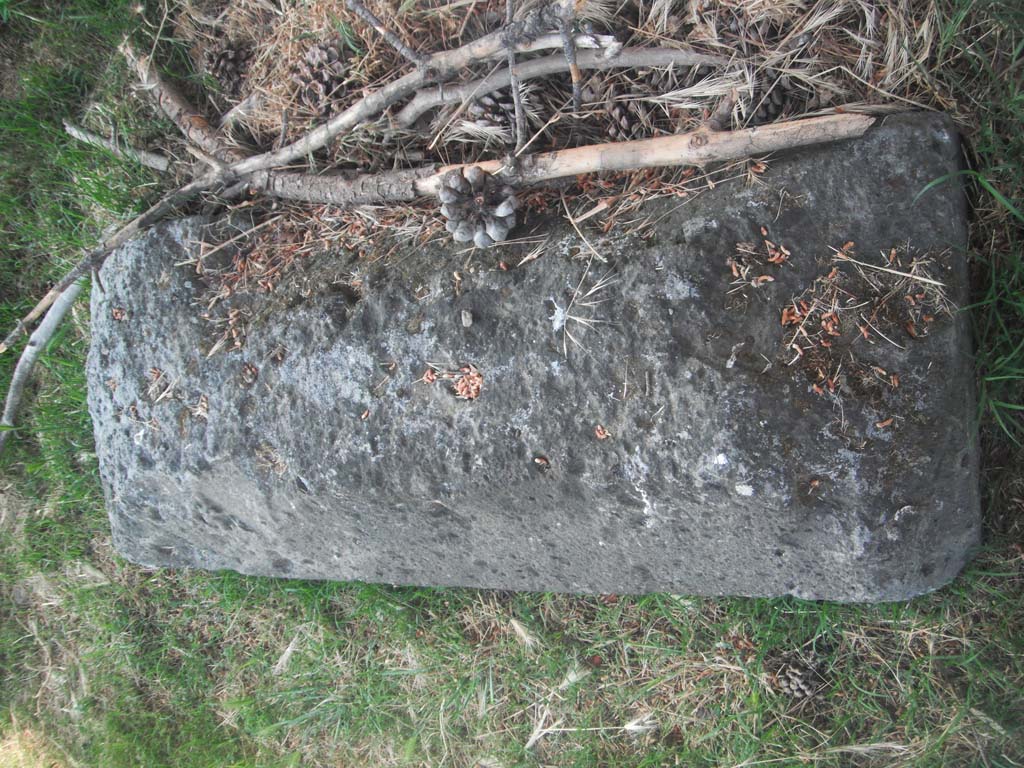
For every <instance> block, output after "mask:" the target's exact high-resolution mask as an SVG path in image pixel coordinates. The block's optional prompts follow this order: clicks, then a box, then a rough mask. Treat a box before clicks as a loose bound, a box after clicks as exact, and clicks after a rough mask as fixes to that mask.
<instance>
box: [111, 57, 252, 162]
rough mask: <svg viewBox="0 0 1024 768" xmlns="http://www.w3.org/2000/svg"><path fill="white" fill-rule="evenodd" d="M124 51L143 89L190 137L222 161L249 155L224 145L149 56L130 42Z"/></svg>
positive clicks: (195, 143) (183, 132) (204, 150)
mask: <svg viewBox="0 0 1024 768" xmlns="http://www.w3.org/2000/svg"><path fill="white" fill-rule="evenodd" d="M120 50H121V54H122V55H123V56H124V57H125V59H127V61H128V63H129V64H130V65H131V66H132V68H133V69H134V70H135V72H136V74H137V75H138V78H139V82H140V83H141V84H142V88H143V90H145V91H146V92H147V93H149V95H150V96H151V97H152V99H153V100H154V101H155V102H156V105H157V106H158V107H159V108H160V110H161V111H162V112H163V113H164V114H165V115H167V117H168V118H169V119H170V121H171V122H172V123H174V124H175V125H176V126H177V127H178V130H179V131H181V133H182V135H184V137H185V138H186V140H188V141H189V142H191V143H192V144H194V145H195V146H196V147H198V148H199V149H201V150H202V151H203V152H205V153H206V154H207V155H210V156H212V157H214V158H216V159H217V160H219V161H220V162H221V163H237V162H240V161H241V160H244V159H245V158H246V157H247V155H246V153H244V152H242V151H241V150H239V149H232V148H230V147H226V146H225V145H224V142H223V140H222V139H221V138H220V137H219V136H218V135H217V131H216V130H215V129H214V128H213V126H212V125H210V123H209V122H208V121H207V119H206V118H205V117H203V116H202V115H201V114H199V112H198V111H196V109H195V107H193V106H192V105H191V104H189V102H188V100H187V99H186V98H185V97H184V96H183V95H182V93H181V91H179V90H178V89H177V88H176V87H175V86H174V85H172V84H171V83H169V82H167V80H165V79H164V78H163V76H161V75H160V73H159V72H157V70H156V67H154V66H153V65H152V63H151V62H150V60H149V57H148V56H141V55H139V54H138V53H137V52H136V51H135V49H134V48H132V46H131V44H130V43H128V42H127V41H125V42H123V43H122V44H121V48H120Z"/></svg>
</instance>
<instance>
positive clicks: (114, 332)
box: [88, 115, 979, 601]
mask: <svg viewBox="0 0 1024 768" xmlns="http://www.w3.org/2000/svg"><path fill="white" fill-rule="evenodd" d="M958 158H959V144H958V140H957V138H956V136H955V134H954V133H953V132H952V128H951V125H950V123H949V122H948V121H947V120H945V119H944V118H941V117H938V116H925V115H920V116H915V117H891V118H888V119H887V120H886V121H885V124H884V125H883V126H881V127H878V128H876V129H873V130H872V131H871V132H870V134H869V135H868V136H867V137H865V138H864V139H861V140H858V141H853V142H847V143H844V144H841V145H834V146H829V147H820V148H815V149H810V150H806V151H801V152H798V153H793V154H791V155H786V156H780V157H779V158H777V159H775V160H774V161H772V162H771V164H770V167H769V170H768V171H767V173H765V174H763V175H762V176H761V177H760V178H759V179H758V180H757V182H756V183H753V184H747V183H743V182H740V181H737V182H735V183H726V184H721V185H719V186H718V187H717V188H716V189H715V190H713V191H712V192H709V193H706V194H703V195H699V196H696V197H695V198H693V199H689V200H678V199H673V200H671V201H670V202H664V201H663V202H662V203H660V204H653V205H651V206H650V207H648V208H645V209H643V211H642V213H643V214H644V215H646V216H648V227H647V230H648V232H647V234H648V235H649V236H648V237H647V238H646V239H640V238H638V237H635V236H625V235H619V236H610V237H607V238H600V237H594V238H593V239H592V242H593V244H594V246H595V247H596V248H597V250H598V251H599V252H600V253H601V254H602V256H603V257H605V258H606V259H607V260H608V264H607V265H605V264H601V263H600V262H598V261H597V260H596V259H595V260H593V262H592V263H590V265H589V271H588V259H587V256H588V253H589V249H588V247H587V246H586V245H584V244H583V243H582V241H580V239H579V238H578V236H576V235H575V233H574V232H573V230H572V229H571V228H570V227H568V226H567V225H566V224H565V222H564V221H558V220H556V219H557V217H553V220H552V221H549V222H538V221H534V222H530V221H527V225H526V227H525V229H521V230H519V231H517V233H516V234H517V235H521V234H522V233H523V232H525V231H528V230H529V228H530V226H531V224H532V225H533V226H534V227H539V228H543V229H547V230H548V231H549V232H550V234H551V238H552V239H551V242H550V244H549V247H548V249H547V251H546V253H545V254H544V255H543V256H541V257H540V258H539V259H536V260H534V261H530V262H528V263H526V264H523V265H522V266H518V267H517V266H516V265H517V264H518V262H519V260H520V258H521V254H520V253H517V252H514V251H513V250H510V249H501V250H491V251H477V252H474V253H468V252H466V251H464V250H462V251H459V250H457V249H456V247H455V246H453V245H451V244H450V243H447V244H438V245H433V246H429V247H426V248H418V249H409V251H408V252H406V253H402V254H399V255H397V256H393V257H391V258H388V259H382V260H381V261H379V262H377V263H375V264H368V263H366V262H359V261H356V260H355V259H354V258H353V257H351V256H349V255H346V254H335V255H333V256H332V257H330V258H326V257H324V258H314V259H311V260H309V261H308V262H305V263H303V265H302V266H301V267H300V268H297V269H296V270H295V272H294V273H293V274H292V275H291V276H290V277H289V280H287V281H286V284H284V285H282V286H280V287H279V288H278V290H277V291H276V292H275V293H274V294H271V296H270V297H269V298H267V297H261V296H249V297H242V298H239V299H238V300H239V301H247V302H249V303H248V304H245V305H244V306H245V307H247V309H246V312H247V313H248V315H250V316H251V317H252V322H251V326H250V327H249V329H248V336H247V338H246V341H245V344H244V346H243V347H242V348H241V349H240V350H237V351H234V352H230V353H225V352H217V353H216V354H214V355H213V356H212V357H208V356H207V353H208V351H209V350H210V348H211V347H212V345H213V342H214V340H215V338H216V337H217V333H216V332H215V330H214V329H213V327H212V326H211V324H210V323H209V322H208V321H206V320H203V319H200V311H201V308H202V307H201V306H197V303H199V302H200V300H201V292H202V286H201V285H200V284H199V283H198V282H197V278H196V277H195V273H194V270H193V269H192V268H190V267H177V266H175V264H176V263H179V262H183V261H186V260H187V259H189V258H192V257H194V255H195V252H196V249H197V246H196V242H197V241H198V240H199V239H200V238H201V236H202V228H203V225H202V223H201V222H199V221H197V220H194V219H192V220H182V221H177V222H171V223H168V224H166V225H164V226H161V227H158V228H156V229H154V230H153V231H151V232H150V233H148V234H147V235H145V236H144V237H142V238H140V239H139V240H137V241H135V242H134V243H131V244H129V245H128V246H126V247H125V248H123V249H122V250H120V251H119V252H118V253H116V254H115V255H114V256H113V257H111V258H110V260H109V261H108V262H107V263H106V265H105V266H104V268H103V271H102V284H103V287H104V290H100V289H99V288H97V289H96V290H95V291H94V293H93V303H92V314H93V346H92V351H91V354H90V357H89V363H88V373H89V383H90V391H89V402H90V410H91V413H92V416H93V420H94V423H95V430H96V443H97V452H98V455H99V460H100V468H101V472H102V478H103V483H104V486H105V489H106V494H107V503H108V507H109V511H110V519H111V525H112V529H113V536H114V542H115V544H116V547H117V549H118V550H119V551H120V552H121V553H123V554H124V555H125V556H126V557H127V558H128V559H130V560H132V561H134V562H137V563H141V564H145V565H149V566H190V567H198V568H208V569H222V568H225V569H233V570H236V571H240V572H243V573H250V574H265V575H272V576H287V577H302V578H312V579H338V580H350V579H351V580H366V581H374V582H385V583H397V584H420V585H463V586H477V587H495V588H502V589H518V590H552V591H569V592H616V593H642V592H648V591H658V590H666V591H673V592H677V593H702V594H712V595H719V594H739V595H782V594H792V595H797V596H800V597H804V598H825V599H835V600H846V601H879V600H897V599H904V598H907V597H909V596H912V595H915V594H918V593H921V592H925V591H928V590H931V589H935V588H936V587H939V586H941V585H943V584H945V583H946V582H948V581H949V580H950V579H952V578H953V577H954V576H955V575H956V574H957V572H958V571H959V570H960V568H961V567H962V566H963V565H964V563H965V560H966V559H967V558H968V557H969V554H970V551H971V549H972V547H974V546H975V545H976V544H977V542H978V538H979V496H978V487H977V483H978V478H977V475H978V467H977V455H976V453H977V451H976V441H975V431H974V429H975V428H974V424H973V420H972V417H973V414H974V412H975V400H974V394H973V372H972V362H971V359H970V341H969V339H970V337H969V331H968V324H967V318H966V317H965V316H964V315H963V314H957V315H955V316H954V317H952V318H948V317H947V318H945V319H942V318H938V319H936V321H935V322H934V323H933V324H932V326H931V328H930V333H929V334H928V335H927V336H922V337H921V338H917V339H912V338H910V337H909V335H907V334H906V333H902V332H901V333H902V335H893V334H895V333H896V332H894V331H890V335H891V337H892V340H893V341H894V342H896V343H898V344H899V345H900V347H901V348H900V347H897V346H895V345H894V344H889V343H886V342H884V341H882V340H880V339H879V338H878V337H877V336H872V339H871V341H870V342H869V341H866V340H864V339H863V338H861V337H860V334H859V333H858V331H857V329H856V328H855V327H853V325H854V324H853V323H852V322H850V321H844V328H843V337H842V339H840V340H837V342H838V341H841V342H842V344H844V345H847V347H848V348H849V350H851V351H850V356H849V357H848V358H844V357H842V356H841V355H842V352H841V354H840V357H838V358H837V360H840V361H841V360H843V359H848V360H851V361H852V360H853V359H854V356H856V359H857V360H858V361H860V362H863V363H867V364H870V365H875V366H878V367H879V368H880V369H885V370H886V371H887V372H897V373H898V375H899V377H900V384H899V387H898V388H892V387H886V388H884V392H882V393H881V394H878V395H877V396H876V397H875V398H874V399H865V398H860V399H858V397H856V396H855V395H853V394H850V393H848V392H844V391H843V389H844V388H843V387H842V386H841V387H840V390H841V392H840V394H842V396H841V397H839V396H837V397H832V396H831V395H830V394H829V393H826V394H825V395H820V394H817V393H815V391H814V390H813V381H812V380H810V379H809V378H808V375H807V373H806V371H805V370H804V369H803V368H802V367H801V365H800V364H795V365H787V363H788V362H789V360H790V359H791V358H792V356H793V353H792V352H791V351H789V350H786V349H784V347H783V344H782V341H781V340H782V339H783V336H784V334H788V333H789V332H790V331H792V330H793V329H792V328H783V327H782V326H781V325H780V312H781V310H782V308H783V307H784V306H785V305H786V304H787V302H788V301H790V300H791V299H792V298H793V297H794V296H797V295H799V294H800V293H801V292H802V291H803V290H804V289H806V288H808V287H809V286H811V285H812V283H813V281H814V279H815V278H816V277H818V276H820V275H823V274H827V273H828V272H829V270H830V269H831V268H832V267H833V266H834V264H833V262H832V256H833V251H832V250H830V246H831V247H834V248H840V247H841V246H842V244H843V243H845V242H846V241H855V242H856V254H857V258H858V259H860V260H863V261H865V262H870V263H873V264H876V265H883V264H884V263H885V261H884V260H883V257H882V256H881V255H880V253H888V252H889V249H890V248H892V247H894V246H906V245H907V243H909V244H910V246H911V247H912V248H913V249H917V250H920V251H922V252H925V251H930V252H932V253H934V254H936V259H937V265H936V266H935V267H934V268H933V271H932V273H931V274H932V275H933V277H935V278H937V279H940V280H941V281H942V282H944V283H945V284H946V286H947V291H948V294H949V296H950V298H952V299H953V300H954V301H956V302H957V303H959V304H963V303H964V300H965V284H966V267H965V263H964V256H963V249H964V248H965V245H966V227H965V203H964V200H963V196H962V191H961V190H960V188H959V187H957V186H956V185H955V184H953V183H947V184H944V185H942V186H940V187H937V188H935V189H933V190H931V191H929V192H928V193H927V194H925V195H924V196H923V197H922V198H921V199H920V200H918V201H916V202H915V196H916V195H917V194H918V192H920V191H921V190H922V188H924V187H925V185H926V184H928V182H930V181H932V180H933V179H936V178H938V177H940V176H943V175H944V174H947V173H949V172H950V171H953V170H955V169H956V168H957V167H958ZM684 203H685V204H684ZM762 226H765V227H767V228H768V230H769V232H770V239H771V240H772V241H773V242H775V243H780V244H783V245H785V246H786V248H787V249H789V250H790V251H791V252H792V256H791V258H790V259H789V261H788V263H787V264H785V265H783V266H782V267H775V266H774V265H771V266H770V267H765V270H766V271H769V272H770V273H771V274H772V275H773V276H774V278H775V279H774V281H773V282H770V283H767V284H766V285H763V286H762V287H760V288H758V289H756V290H754V289H750V290H748V291H747V293H748V294H749V296H750V300H749V301H748V302H747V303H746V304H745V306H741V305H739V304H737V303H736V301H735V299H736V296H737V294H730V293H729V291H730V290H732V288H733V287H734V285H733V284H732V283H733V280H734V277H733V274H732V273H731V271H730V267H729V265H728V263H727V262H728V259H729V258H730V257H731V256H734V255H735V254H736V244H737V243H738V242H743V241H746V242H753V243H757V244H759V245H760V243H761V234H760V228H761V227H762ZM530 247H532V245H531V246H526V247H525V249H524V250H523V251H522V253H526V252H527V251H528V250H529V248H530ZM947 249H948V250H947ZM942 251H946V252H945V253H944V255H940V252H942ZM499 259H505V260H507V261H508V262H509V264H511V265H512V267H513V268H511V269H509V270H502V269H498V268H497V265H498V260H499ZM839 267H840V269H843V270H846V269H850V265H839ZM454 272H458V273H459V277H460V278H461V279H460V280H455V279H454V278H453V273H454ZM872 274H875V275H881V274H884V273H878V272H876V271H873V272H872ZM343 277H345V278H347V279H348V283H349V284H353V283H354V279H358V281H359V283H360V284H361V286H362V288H363V291H364V295H363V296H362V297H361V298H357V297H355V296H354V295H353V293H352V292H351V290H341V286H340V284H339V281H340V280H341V279H342V278H343ZM601 281H603V286H602V287H599V288H598V289H596V290H594V291H593V292H592V293H590V295H589V296H585V294H587V293H588V291H590V290H591V289H592V288H594V286H595V284H598V283H599V282H601ZM578 287H579V291H578V294H579V298H577V300H576V301H575V303H573V305H572V306H571V307H570V306H569V303H570V300H571V298H572V296H573V295H574V291H575V290H576V289H577V288H578ZM595 300H599V303H595ZM239 306H242V305H239ZM261 307H262V309H261ZM847 316H848V315H844V317H847ZM115 317H120V318H121V319H115ZM573 318H591V319H592V320H593V321H594V322H593V323H592V327H588V326H587V324H586V323H585V322H581V321H580V320H579V319H573ZM467 319H468V322H467ZM565 330H568V331H569V332H570V333H572V335H573V336H574V337H575V338H576V339H577V340H578V341H579V342H580V344H581V345H582V347H583V348H580V347H577V346H576V345H575V344H574V343H573V342H572V341H571V340H570V339H568V338H567V337H566V336H565V335H564V331H565ZM880 330H881V328H880ZM282 355H283V357H282ZM769 362H770V363H771V366H768V363H769ZM430 364H434V365H435V366H436V367H437V368H438V369H439V370H440V371H442V372H443V371H445V370H450V371H458V370H459V369H460V367H462V366H466V365H472V366H474V367H475V368H476V370H478V371H479V372H480V374H481V375H482V376H483V388H482V391H481V393H480V395H479V397H477V398H476V399H472V400H464V399H459V398H457V397H456V396H455V394H454V392H453V383H454V380H450V379H444V378H443V377H442V378H440V379H439V380H438V381H436V382H434V383H429V382H426V381H424V380H423V376H424V372H425V371H427V370H428V368H429V365H430ZM850 365H851V366H852V363H850ZM245 366H251V367H249V368H248V369H247V371H246V369H245ZM151 369H158V372H154V373H152V374H151ZM157 373H162V374H163V376H164V378H163V379H162V380H161V383H158V384H156V385H154V384H153V382H152V376H155V375H157ZM253 379H254V380H253ZM169 383H170V384H173V387H172V389H171V391H170V392H166V391H165V390H166V385H167V384H169ZM203 395H205V396H206V410H207V411H208V413H207V415H205V418H204V416H203V414H202V411H203V410H204V409H203V408H202V407H199V408H197V407H196V406H197V404H199V402H200V398H201V396H203ZM890 416H892V417H894V420H893V421H892V422H891V423H889V424H888V425H886V424H885V420H886V419H887V418H888V417H890ZM880 424H882V425H883V426H879V425H880ZM599 425H600V427H601V428H603V430H605V431H606V432H607V433H608V435H609V436H608V437H606V438H605V439H598V436H597V434H599V433H600V434H603V433H602V430H601V429H598V427H599Z"/></svg>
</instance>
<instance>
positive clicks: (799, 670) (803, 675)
mask: <svg viewBox="0 0 1024 768" xmlns="http://www.w3.org/2000/svg"><path fill="white" fill-rule="evenodd" d="M771 682H772V685H773V687H774V688H775V689H776V690H777V691H778V692H779V693H782V694H784V695H785V696H788V697H790V698H791V699H795V700H797V701H805V700H807V699H811V698H814V697H815V696H817V695H818V694H819V693H820V692H821V691H822V689H823V688H824V687H825V685H824V683H825V681H824V678H823V676H822V674H821V672H820V671H819V669H818V665H817V663H815V661H814V660H813V659H806V658H802V657H799V656H797V655H794V654H787V655H785V656H783V657H781V658H780V659H778V660H777V662H776V663H775V665H774V670H773V671H772V673H771Z"/></svg>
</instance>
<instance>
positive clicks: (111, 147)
mask: <svg viewBox="0 0 1024 768" xmlns="http://www.w3.org/2000/svg"><path fill="white" fill-rule="evenodd" d="M64 130H65V131H67V133H68V135H69V136H71V137H72V138H74V139H78V140H79V141H81V142H83V143H85V144H90V145H92V146H94V147H100V148H101V149H105V150H107V151H108V152H110V153H111V154H112V155H114V156H115V157H119V158H121V159H122V160H132V161H134V162H136V163H138V164H139V165H143V166H145V167H146V168H152V169H153V170H154V171H159V172H160V173H167V171H168V169H170V167H171V161H170V160H168V159H167V158H166V157H164V156H163V155H160V154H157V153H156V152H147V151H146V150H144V149H133V148H132V147H128V146H121V145H120V144H118V143H117V142H116V141H114V140H113V139H105V138H103V137H102V136H100V135H99V134H96V133H93V132H92V131H87V130H85V128H82V127H80V126H77V125H75V124H74V123H70V122H68V121H67V120H65V121H64Z"/></svg>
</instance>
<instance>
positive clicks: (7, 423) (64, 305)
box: [0, 279, 85, 453]
mask: <svg viewBox="0 0 1024 768" xmlns="http://www.w3.org/2000/svg"><path fill="white" fill-rule="evenodd" d="M84 285H85V280H84V279H81V280H76V281H75V282H74V283H73V284H72V285H70V286H69V287H68V289H67V290H66V291H64V292H63V293H62V294H61V296H60V298H59V299H58V300H57V301H55V302H54V304H53V306H52V307H50V310H49V312H47V313H46V317H44V318H43V322H41V323H40V324H39V327H38V328H36V330H35V332H34V333H33V334H32V336H31V337H30V338H29V340H28V344H26V345H25V349H24V350H23V351H22V353H21V357H20V358H19V359H18V365H17V366H16V367H15V369H14V376H13V377H12V378H11V386H10V388H9V389H8V390H7V401H6V403H5V404H4V413H3V416H2V417H0V453H3V450H4V446H5V445H6V444H7V440H8V439H9V438H10V436H11V434H12V433H13V429H14V424H15V417H16V416H17V415H18V406H19V405H20V404H21V398H22V396H23V395H24V394H25V385H26V384H28V380H29V376H30V375H31V373H32V369H33V368H34V367H35V364H36V360H37V359H38V358H39V353H40V352H42V350H43V348H44V347H45V346H46V345H47V343H48V342H49V341H50V339H51V338H53V334H54V333H55V332H56V330H57V328H58V327H59V326H60V323H61V320H63V319H64V315H66V314H67V313H68V310H69V309H71V305H72V304H74V303H75V299H77V298H78V294H80V293H81V292H82V288H83V287H84Z"/></svg>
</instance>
